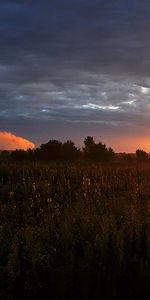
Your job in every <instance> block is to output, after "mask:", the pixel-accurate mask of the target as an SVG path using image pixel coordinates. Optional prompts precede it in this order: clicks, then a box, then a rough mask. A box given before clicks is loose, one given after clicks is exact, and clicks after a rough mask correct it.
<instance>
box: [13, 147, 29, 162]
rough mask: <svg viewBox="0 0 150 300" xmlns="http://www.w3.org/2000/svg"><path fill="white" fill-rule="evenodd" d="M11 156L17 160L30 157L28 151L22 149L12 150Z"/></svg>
mask: <svg viewBox="0 0 150 300" xmlns="http://www.w3.org/2000/svg"><path fill="white" fill-rule="evenodd" d="M11 157H12V159H14V160H16V161H22V160H27V159H28V154H27V151H25V150H21V149H20V150H15V151H12V153H11Z"/></svg>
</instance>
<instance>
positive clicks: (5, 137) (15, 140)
mask: <svg viewBox="0 0 150 300" xmlns="http://www.w3.org/2000/svg"><path fill="white" fill-rule="evenodd" d="M28 148H31V149H33V148H35V145H34V144H33V143H32V142H30V141H28V140H26V139H24V138H22V137H19V136H16V135H14V134H13V133H11V132H5V131H1V132H0V150H16V149H24V150H27V149H28Z"/></svg>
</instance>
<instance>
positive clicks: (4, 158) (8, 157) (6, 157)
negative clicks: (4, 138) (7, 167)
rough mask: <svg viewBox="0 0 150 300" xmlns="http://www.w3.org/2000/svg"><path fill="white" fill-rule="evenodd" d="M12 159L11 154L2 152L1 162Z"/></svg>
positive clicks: (0, 155) (5, 151) (0, 153)
mask: <svg viewBox="0 0 150 300" xmlns="http://www.w3.org/2000/svg"><path fill="white" fill-rule="evenodd" d="M10 159H11V152H10V151H7V150H3V151H1V152H0V161H9V160H10Z"/></svg>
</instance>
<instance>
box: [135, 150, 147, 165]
mask: <svg viewBox="0 0 150 300" xmlns="http://www.w3.org/2000/svg"><path fill="white" fill-rule="evenodd" d="M136 160H137V162H145V161H147V160H148V154H147V153H146V152H145V151H143V150H140V149H138V150H136Z"/></svg>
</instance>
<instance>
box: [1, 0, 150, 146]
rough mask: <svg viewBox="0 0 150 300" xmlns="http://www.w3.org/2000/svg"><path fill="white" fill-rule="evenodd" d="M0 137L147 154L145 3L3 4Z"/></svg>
mask: <svg viewBox="0 0 150 300" xmlns="http://www.w3.org/2000/svg"><path fill="white" fill-rule="evenodd" d="M0 132H11V133H12V134H14V135H16V136H21V137H24V138H25V139H27V140H30V141H32V142H33V143H34V144H36V145H37V146H38V145H40V144H41V143H43V142H46V141H48V140H49V139H53V138H55V139H60V140H66V139H73V140H74V141H75V142H76V144H77V145H81V144H82V141H83V139H84V137H85V136H86V135H92V136H93V137H94V138H95V139H96V140H97V141H98V140H100V141H102V142H105V143H106V144H107V145H108V146H112V147H113V148H114V150H116V151H130V152H132V151H135V150H136V149H137V148H142V149H144V150H146V151H150V3H149V1H148V0H142V1H141V0H115V1H113V0H1V1H0ZM0 142H1V144H2V141H0Z"/></svg>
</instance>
